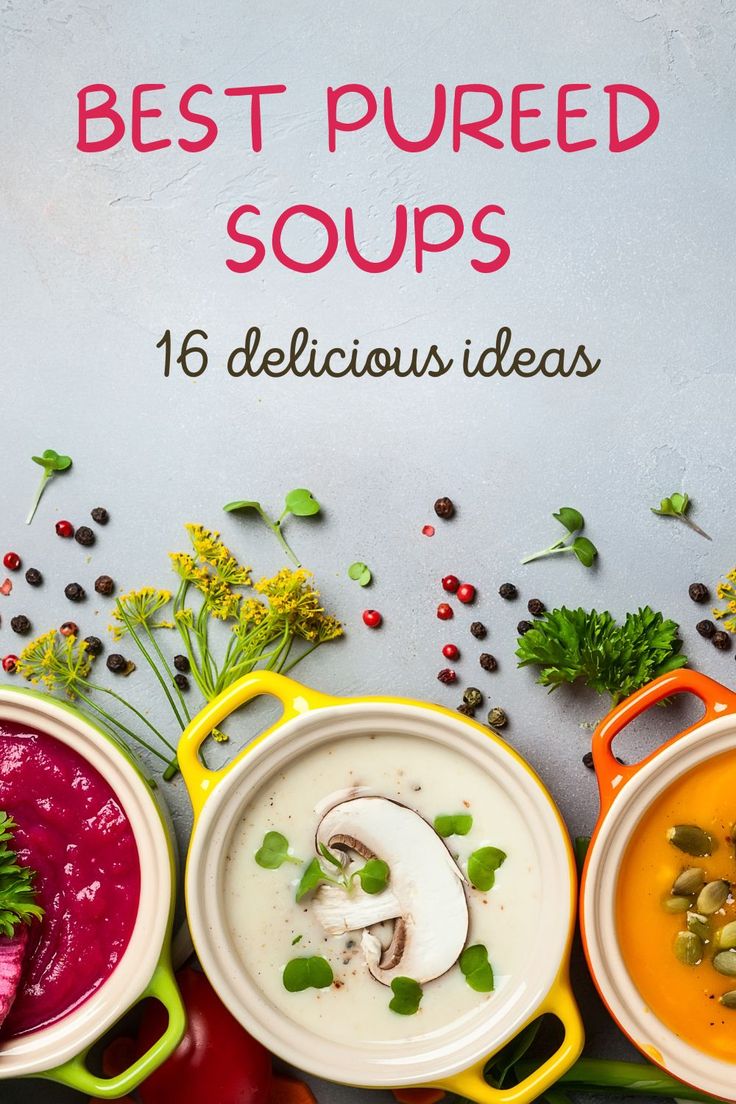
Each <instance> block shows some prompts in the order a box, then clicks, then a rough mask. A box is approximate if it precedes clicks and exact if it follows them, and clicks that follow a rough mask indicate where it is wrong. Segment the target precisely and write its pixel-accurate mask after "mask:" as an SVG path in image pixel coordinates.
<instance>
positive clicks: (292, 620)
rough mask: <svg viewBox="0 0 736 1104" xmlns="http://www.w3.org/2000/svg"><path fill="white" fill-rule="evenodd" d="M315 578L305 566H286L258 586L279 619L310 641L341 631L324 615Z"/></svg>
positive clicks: (329, 637) (328, 638)
mask: <svg viewBox="0 0 736 1104" xmlns="http://www.w3.org/2000/svg"><path fill="white" fill-rule="evenodd" d="M312 578H313V577H312V575H311V574H310V572H308V571H305V570H304V569H303V568H298V569H297V570H296V571H292V570H291V568H288V567H284V568H282V569H281V571H279V572H277V573H276V575H273V576H272V577H271V578H266V579H260V580H259V582H257V583H256V584H255V589H256V590H257V591H258V593H259V594H264V595H265V596H266V598H267V599H268V603H269V605H270V607H271V611H272V613H273V614H274V615H275V617H276V618H277V620H281V622H282V623H283V622H286V623H287V624H288V625H289V627H290V628H291V630H292V632H294V633H295V634H296V635H297V636H301V637H302V638H303V639H304V640H310V641H319V642H322V641H323V640H333V639H334V638H335V637H336V636H340V635H341V634H342V627H341V626H340V624H339V622H338V621H336V620H335V618H334V617H329V616H327V615H326V614H325V611H324V608H323V606H322V599H321V598H320V594H319V591H318V590H316V589H315V588H314V586H312V582H311V581H312Z"/></svg>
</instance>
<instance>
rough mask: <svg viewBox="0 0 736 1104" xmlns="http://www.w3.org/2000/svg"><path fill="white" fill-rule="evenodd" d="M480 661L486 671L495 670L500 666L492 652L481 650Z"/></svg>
mask: <svg viewBox="0 0 736 1104" xmlns="http://www.w3.org/2000/svg"><path fill="white" fill-rule="evenodd" d="M478 662H479V663H480V665H481V667H482V668H483V670H484V671H495V670H496V668H497V667H498V660H497V659H496V657H495V656H492V655H491V654H490V652H481V654H480V658H479V660H478Z"/></svg>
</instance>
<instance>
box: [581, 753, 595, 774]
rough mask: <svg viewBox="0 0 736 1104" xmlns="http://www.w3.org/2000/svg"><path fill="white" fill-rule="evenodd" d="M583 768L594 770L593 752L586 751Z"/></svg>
mask: <svg viewBox="0 0 736 1104" xmlns="http://www.w3.org/2000/svg"><path fill="white" fill-rule="evenodd" d="M583 766H584V767H587V768H588V770H592V769H593V752H592V751H586V753H585V755H584V756H583Z"/></svg>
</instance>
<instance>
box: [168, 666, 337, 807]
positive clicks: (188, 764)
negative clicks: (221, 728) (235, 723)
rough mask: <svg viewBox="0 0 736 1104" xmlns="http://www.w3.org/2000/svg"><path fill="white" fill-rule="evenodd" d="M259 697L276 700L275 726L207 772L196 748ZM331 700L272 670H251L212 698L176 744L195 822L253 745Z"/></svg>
mask: <svg viewBox="0 0 736 1104" xmlns="http://www.w3.org/2000/svg"><path fill="white" fill-rule="evenodd" d="M261 694H270V695H271V696H272V697H274V698H278V700H279V701H280V702H281V704H282V705H283V707H284V712H283V714H282V715H281V717H279V719H278V721H277V722H276V724H274V725H272V726H271V727H270V728H269V729H267V730H266V731H265V732H262V733H261V734H260V736H258V737H257V739H255V740H251V742H250V743H249V744H247V745H246V747H244V748H243V749H242V751H240V752H239V753H238V755H236V756H235V758H234V759H233V761H232V762H231V763H229V764H228V765H227V766H225V767H222V768H221V769H220V770H210V769H209V768H208V767H205V766H204V764H203V763H202V760H201V759H200V757H199V749H200V747H201V746H202V744H203V742H204V741H205V740H206V738H207V737H208V736H209V735H210V733H211V732H212V730H213V728H217V726H218V725H219V724H222V722H223V721H224V720H225V718H226V717H229V716H230V714H231V713H234V712H235V710H236V709H238V708H239V707H240V706H241V705H244V704H245V703H246V702H249V701H252V699H253V698H257V697H260V695H261ZM334 701H335V699H334V698H330V697H328V696H327V695H326V694H319V693H318V692H317V691H316V690H312V689H310V688H309V687H307V686H302V685H301V683H299V682H294V680H293V679H290V678H286V676H285V675H278V674H276V672H275V671H252V672H251V673H250V674H249V675H244V676H243V678H241V679H238V681H237V682H234V683H233V684H232V686H229V687H228V688H227V690H224V691H223V692H222V694H219V695H218V696H217V697H216V698H214V699H213V700H212V701H211V702H210V703H209V704H208V705H206V706H205V707H204V709H203V710H202V711H201V713H198V714H197V716H196V717H195V718H194V720H192V721H190V722H189V724H188V725H187V727H186V728H185V729H184V732H183V733H182V735H181V739H180V741H179V748H178V758H179V767H180V769H181V773H182V775H183V776H184V781H185V783H186V787H187V790H188V791H189V798H190V801H191V803H192V808H193V810H194V819H195V821H196V820H197V818H198V817H199V815H200V813H201V812H202V809H203V808H204V804H205V802H206V801H207V798H208V797H209V796H210V794H211V793H212V791H213V789H214V788H215V786H216V785H217V783H218V782H220V781H221V780H222V779H223V778H224V777H225V775H227V774H229V772H230V771H231V770H233V769H234V768H235V767H236V766H237V764H238V763H239V762H240V760H241V759H242V758H243V757H244V756H245V755H247V754H248V752H249V751H251V750H252V749H253V748H254V747H255V746H256V744H259V743H260V742H261V740H264V739H265V738H266V737H267V736H268V735H270V733H271V732H273V731H274V729H276V728H278V727H279V726H280V725H282V724H284V722H285V721H289V720H291V718H292V717H298V716H299V715H300V714H302V713H306V712H308V711H309V710H310V709H317V708H319V707H320V706H325V705H329V704H331V703H334Z"/></svg>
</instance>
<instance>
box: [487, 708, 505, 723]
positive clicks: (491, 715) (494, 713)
mask: <svg viewBox="0 0 736 1104" xmlns="http://www.w3.org/2000/svg"><path fill="white" fill-rule="evenodd" d="M507 723H508V717H507V716H506V714H505V712H504V711H503V709H501V708H499V706H497V705H494V707H493V709H491V710H489V712H488V724H489V725H490V726H491V728H503V727H504V725H505V724H507Z"/></svg>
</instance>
